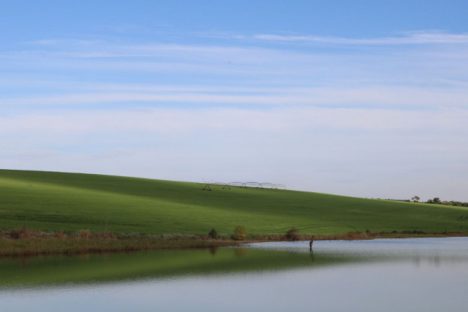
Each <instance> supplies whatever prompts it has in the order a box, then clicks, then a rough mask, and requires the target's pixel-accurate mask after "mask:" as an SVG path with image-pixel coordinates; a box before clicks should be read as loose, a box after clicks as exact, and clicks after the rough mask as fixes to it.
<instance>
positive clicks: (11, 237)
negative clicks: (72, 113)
mask: <svg viewBox="0 0 468 312" xmlns="http://www.w3.org/2000/svg"><path fill="white" fill-rule="evenodd" d="M290 234H291V233H289V235H290ZM294 235H295V236H294V237H291V236H288V234H285V235H257V236H250V237H246V238H245V239H242V240H238V239H237V240H236V239H233V238H232V237H219V238H217V239H213V238H210V237H208V236H196V235H192V236H179V235H162V236H151V235H145V234H139V235H136V234H132V235H129V234H116V233H109V232H106V233H93V232H90V231H80V232H76V233H70V234H65V233H63V232H49V233H45V232H38V231H33V230H27V229H19V230H12V231H3V232H0V257H24V256H40V255H76V254H80V255H85V254H99V253H119V252H137V251H144V250H177V249H179V250H183V249H203V248H205V249H213V248H219V247H227V246H241V245H245V244H251V243H262V242H287V241H310V240H313V241H323V240H348V241H351V240H372V239H379V238H424V237H426V238H431V237H466V236H468V233H455V232H454V233H448V232H445V233H424V232H390V233H384V232H383V233H371V232H363V233H361V232H350V233H344V234H335V235H300V234H298V233H295V234H294Z"/></svg>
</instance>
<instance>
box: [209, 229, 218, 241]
mask: <svg viewBox="0 0 468 312" xmlns="http://www.w3.org/2000/svg"><path fill="white" fill-rule="evenodd" d="M208 236H209V237H210V238H212V239H218V237H219V236H218V232H216V230H215V229H211V231H210V232H209V233H208Z"/></svg>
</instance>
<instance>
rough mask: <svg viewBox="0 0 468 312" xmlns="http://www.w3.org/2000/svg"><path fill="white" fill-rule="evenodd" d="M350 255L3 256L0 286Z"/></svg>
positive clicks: (170, 274)
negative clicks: (11, 257) (12, 257)
mask: <svg viewBox="0 0 468 312" xmlns="http://www.w3.org/2000/svg"><path fill="white" fill-rule="evenodd" d="M346 261H351V259H347V258H345V257H334V256H333V255H323V256H322V255H315V254H312V255H311V254H309V253H297V252H288V251H276V250H258V249H250V248H220V249H218V250H179V251H154V252H141V253H131V254H110V255H86V256H73V257H69V256H60V257H56V256H55V257H37V258H24V259H19V258H16V259H2V260H0V287H20V286H34V285H54V284H57V285H59V284H67V283H70V284H71V283H99V282H106V281H119V280H136V279H151V278H175V277H180V276H187V275H207V274H228V273H242V272H256V271H277V270H285V269H293V268H301V267H314V266H317V267H318V266H324V265H331V264H335V263H342V262H346Z"/></svg>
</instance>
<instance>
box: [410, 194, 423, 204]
mask: <svg viewBox="0 0 468 312" xmlns="http://www.w3.org/2000/svg"><path fill="white" fill-rule="evenodd" d="M420 199H421V198H420V197H419V196H418V195H415V196H413V197H411V200H412V201H414V202H415V203H417V202H419V200H420Z"/></svg>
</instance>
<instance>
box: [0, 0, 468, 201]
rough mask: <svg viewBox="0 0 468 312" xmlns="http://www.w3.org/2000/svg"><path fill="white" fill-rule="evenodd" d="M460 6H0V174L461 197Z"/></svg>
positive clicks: (467, 80) (467, 73)
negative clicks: (66, 173) (51, 173)
mask: <svg viewBox="0 0 468 312" xmlns="http://www.w3.org/2000/svg"><path fill="white" fill-rule="evenodd" d="M466 12H468V3H467V2H466V1H386V2H383V1H79V2H78V1H33V2H32V1H0V27H1V29H2V31H1V32H0V167H3V168H17V169H38V170H60V171H80V172H96V173H108V174H120V175H132V176H144V177H153V178H163V179H175V180H191V181H224V182H229V181H268V182H272V183H280V184H285V185H287V186H288V187H289V188H294V189H304V190H312V191H318V192H330V193H340V194H348V195H355V196H366V197H385V198H408V197H411V196H413V195H420V196H422V197H424V198H427V197H434V196H439V197H442V198H445V199H459V200H468V197H467V196H468V195H467V193H466V189H467V188H468V180H467V178H466V176H467V175H468V162H467V161H466V160H467V159H468V125H467V124H468V123H467V122H466V121H467V120H468V21H467V19H466V16H465V15H466V14H465V13H466Z"/></svg>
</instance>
